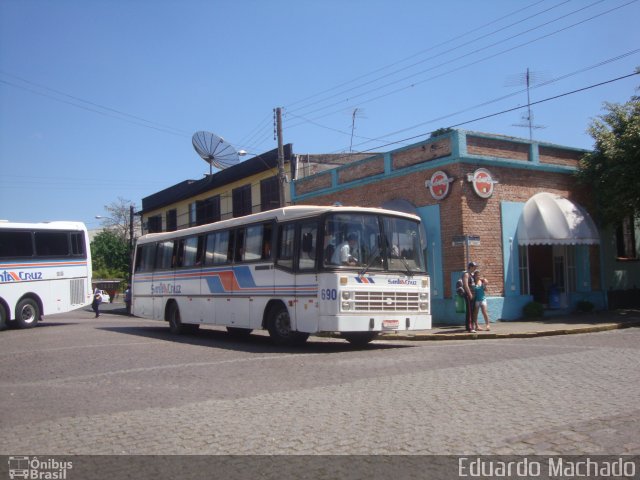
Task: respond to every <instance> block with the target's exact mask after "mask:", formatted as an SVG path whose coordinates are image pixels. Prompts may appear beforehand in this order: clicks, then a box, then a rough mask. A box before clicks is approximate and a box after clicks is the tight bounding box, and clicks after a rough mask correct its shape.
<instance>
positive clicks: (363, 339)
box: [342, 332, 378, 347]
mask: <svg viewBox="0 0 640 480" xmlns="http://www.w3.org/2000/svg"><path fill="white" fill-rule="evenodd" d="M377 336H378V332H344V333H343V334H342V338H344V339H345V340H346V341H347V342H349V343H350V344H351V345H356V346H359V347H362V346H364V345H367V344H368V343H370V342H371V341H373V340H375V339H376V337H377Z"/></svg>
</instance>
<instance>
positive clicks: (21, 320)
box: [16, 298, 40, 328]
mask: <svg viewBox="0 0 640 480" xmlns="http://www.w3.org/2000/svg"><path fill="white" fill-rule="evenodd" d="M39 318H40V308H38V304H37V302H36V301H35V300H33V299H31V298H23V299H22V300H20V302H19V303H18V306H17V307H16V323H17V325H18V328H31V327H35V325H36V323H37V322H38V319H39Z"/></svg>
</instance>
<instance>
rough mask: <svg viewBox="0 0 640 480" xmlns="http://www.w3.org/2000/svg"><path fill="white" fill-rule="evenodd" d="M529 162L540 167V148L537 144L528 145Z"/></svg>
mask: <svg viewBox="0 0 640 480" xmlns="http://www.w3.org/2000/svg"><path fill="white" fill-rule="evenodd" d="M529 161H530V162H531V163H534V164H536V165H540V147H539V145H538V144H537V143H532V144H530V145H529Z"/></svg>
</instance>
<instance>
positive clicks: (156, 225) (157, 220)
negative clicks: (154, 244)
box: [147, 215, 162, 233]
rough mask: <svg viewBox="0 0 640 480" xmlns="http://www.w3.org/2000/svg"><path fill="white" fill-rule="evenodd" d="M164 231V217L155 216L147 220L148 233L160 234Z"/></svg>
mask: <svg viewBox="0 0 640 480" xmlns="http://www.w3.org/2000/svg"><path fill="white" fill-rule="evenodd" d="M161 231H162V216H161V215H154V216H153V217H149V218H148V219H147V232H148V233H158V232H161Z"/></svg>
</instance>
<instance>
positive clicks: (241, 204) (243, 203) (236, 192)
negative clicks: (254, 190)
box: [233, 185, 252, 217]
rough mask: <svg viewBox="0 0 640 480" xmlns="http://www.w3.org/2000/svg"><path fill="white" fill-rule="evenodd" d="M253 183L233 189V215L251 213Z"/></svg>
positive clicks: (239, 215) (240, 215) (238, 215)
mask: <svg viewBox="0 0 640 480" xmlns="http://www.w3.org/2000/svg"><path fill="white" fill-rule="evenodd" d="M251 213H252V212H251V185H244V186H242V187H238V188H234V189H233V216H234V217H243V216H245V215H251Z"/></svg>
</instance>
